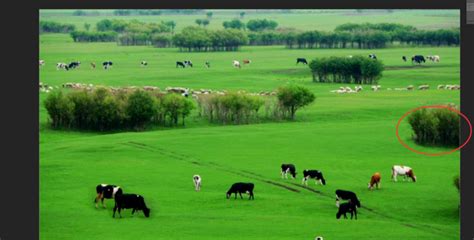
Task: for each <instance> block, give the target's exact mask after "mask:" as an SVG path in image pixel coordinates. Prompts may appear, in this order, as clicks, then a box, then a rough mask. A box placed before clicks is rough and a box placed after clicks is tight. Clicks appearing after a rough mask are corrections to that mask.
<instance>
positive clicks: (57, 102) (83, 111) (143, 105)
mask: <svg viewBox="0 0 474 240" xmlns="http://www.w3.org/2000/svg"><path fill="white" fill-rule="evenodd" d="M44 105H45V108H46V110H47V112H48V115H49V120H50V123H51V126H52V127H53V128H64V129H78V130H92V131H115V130H128V129H136V130H142V129H144V128H146V127H150V126H160V125H162V126H165V125H167V124H168V125H167V126H176V125H178V121H179V120H180V119H181V121H182V124H183V125H184V120H185V118H186V117H187V116H188V115H189V114H190V113H191V110H192V109H193V108H194V104H193V102H192V101H191V100H189V99H187V98H185V97H183V96H181V95H179V94H160V93H149V92H145V91H141V90H137V91H134V92H132V93H128V92H120V93H115V94H113V93H111V92H110V91H109V90H107V89H105V88H99V89H96V90H94V91H93V92H87V91H73V92H69V93H63V92H62V91H57V92H52V93H51V94H49V95H48V97H47V98H46V100H45V101H44Z"/></svg>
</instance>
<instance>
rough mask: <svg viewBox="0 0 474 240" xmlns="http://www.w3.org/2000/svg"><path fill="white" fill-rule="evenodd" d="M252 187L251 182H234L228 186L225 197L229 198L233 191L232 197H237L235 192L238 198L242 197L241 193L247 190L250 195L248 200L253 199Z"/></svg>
mask: <svg viewBox="0 0 474 240" xmlns="http://www.w3.org/2000/svg"><path fill="white" fill-rule="evenodd" d="M253 188H254V184H253V183H243V182H238V183H234V184H232V186H231V187H230V189H229V191H227V194H226V197H227V199H229V198H230V196H231V195H232V193H234V194H235V198H234V199H237V193H238V194H239V195H240V198H241V199H243V197H242V193H247V192H248V193H249V195H250V196H249V200H250V199H254V196H253Z"/></svg>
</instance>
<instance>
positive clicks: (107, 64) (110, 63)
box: [102, 61, 113, 69]
mask: <svg viewBox="0 0 474 240" xmlns="http://www.w3.org/2000/svg"><path fill="white" fill-rule="evenodd" d="M112 64H113V63H112V62H111V61H105V62H103V63H102V66H103V67H104V69H109V68H111V67H112Z"/></svg>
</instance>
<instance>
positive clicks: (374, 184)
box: [369, 172, 381, 190]
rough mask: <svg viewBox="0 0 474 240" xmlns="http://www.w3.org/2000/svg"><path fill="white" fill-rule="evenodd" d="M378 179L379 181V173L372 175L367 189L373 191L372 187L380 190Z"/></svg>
mask: <svg viewBox="0 0 474 240" xmlns="http://www.w3.org/2000/svg"><path fill="white" fill-rule="evenodd" d="M380 179H381V176H380V173H379V172H376V173H374V175H372V177H371V178H370V182H369V189H370V190H372V189H374V187H377V188H380Z"/></svg>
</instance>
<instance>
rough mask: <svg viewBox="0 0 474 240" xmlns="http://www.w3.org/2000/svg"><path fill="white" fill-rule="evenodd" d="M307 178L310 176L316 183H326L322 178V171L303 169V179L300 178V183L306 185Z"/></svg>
mask: <svg viewBox="0 0 474 240" xmlns="http://www.w3.org/2000/svg"><path fill="white" fill-rule="evenodd" d="M309 178H312V179H314V181H315V183H316V185H318V181H319V183H321V184H322V185H326V180H325V179H324V177H323V173H322V172H321V171H319V170H307V169H305V170H303V180H302V183H303V184H304V185H306V186H308V179H309Z"/></svg>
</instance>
